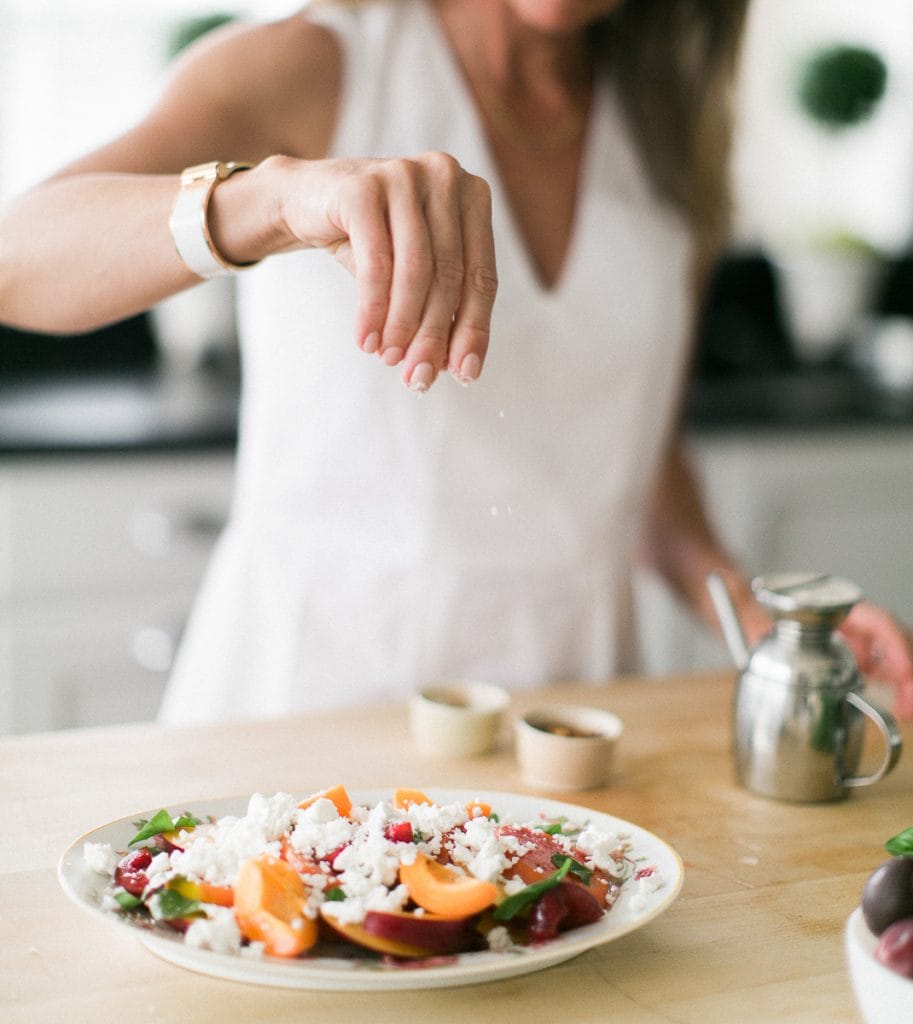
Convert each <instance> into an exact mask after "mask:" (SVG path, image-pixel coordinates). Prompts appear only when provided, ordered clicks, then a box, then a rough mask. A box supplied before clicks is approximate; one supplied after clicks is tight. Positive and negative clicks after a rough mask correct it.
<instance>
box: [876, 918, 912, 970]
mask: <svg viewBox="0 0 913 1024" xmlns="http://www.w3.org/2000/svg"><path fill="white" fill-rule="evenodd" d="M875 959H876V960H878V961H879V962H880V963H883V964H884V965H885V967H889V968H890V969H891V970H892V971H895V972H896V973H897V974H902V975H903V976H904V977H905V978H913V917H905V918H903V920H901V921H895V922H894V923H893V924H892V925H890V927H888V928H886V929H885V931H884V933H883V934H882V936H881V938H880V939H879V940H878V945H877V946H876V947H875Z"/></svg>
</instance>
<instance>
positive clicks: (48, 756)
mask: <svg viewBox="0 0 913 1024" xmlns="http://www.w3.org/2000/svg"><path fill="white" fill-rule="evenodd" d="M732 682H733V677H732V676H731V675H723V676H721V675H701V676H688V677H676V678H672V679H668V680H665V679H664V680H636V679H631V680H622V681H619V682H616V683H612V684H611V685H610V686H607V687H605V688H599V689H589V688H583V687H573V686H572V687H567V688H555V689H551V690H549V691H541V692H539V693H531V694H525V695H518V696H516V698H515V702H514V710H515V711H519V710H522V709H524V708H526V707H529V706H531V705H533V704H542V703H548V702H553V701H564V700H569V699H570V700H585V701H587V702H588V703H591V704H598V705H600V706H603V707H607V708H610V709H611V710H613V711H615V712H616V713H618V714H619V715H620V716H621V717H622V718H623V719H624V722H625V733H624V736H623V738H622V742H621V747H620V749H619V757H618V763H617V770H616V776H615V779H614V782H613V784H612V785H610V786H609V787H607V788H605V789H601V790H593V791H590V792H576V793H574V792H572V793H560V794H558V793H554V794H550V795H554V796H556V797H559V798H560V799H563V800H567V801H569V802H573V803H579V804H584V805H587V806H590V807H592V808H594V809H597V810H600V811H604V812H607V813H610V814H614V815H617V816H619V817H621V818H626V819H628V820H630V821H633V822H635V823H637V824H639V825H642V826H644V827H645V828H647V829H649V830H650V831H652V832H654V833H656V834H657V835H659V836H661V837H662V838H663V839H665V840H667V841H668V842H669V843H671V844H672V845H673V846H674V847H675V848H676V849H677V850H678V852H679V853H680V855H681V857H682V859H683V861H684V864H685V883H684V887H683V890H682V893H681V895H680V896H679V898H678V900H677V901H676V902H675V903H674V904H673V905H672V907H671V908H670V909H669V910H668V911H667V912H666V913H664V914H662V915H661V916H660V917H659V918H657V919H655V920H654V921H652V922H650V923H649V924H648V925H646V926H645V927H643V928H641V929H640V930H639V931H637V932H634V933H633V934H631V935H628V936H626V937H624V938H623V939H620V940H618V941H616V942H613V943H609V944H608V945H605V946H602V947H600V948H597V949H595V950H592V951H590V952H587V953H585V954H583V955H582V956H580V957H578V958H576V959H574V960H571V961H568V962H567V963H564V964H561V965H558V966H556V967H552V968H549V969H548V970H545V971H542V972H539V973H536V974H529V975H525V976H522V977H518V978H514V979H509V980H506V981H500V982H495V983H490V984H486V985H481V986H469V987H465V988H451V989H436V990H434V991H432V992H422V991H414V992H390V993H384V992H381V993H352V994H348V993H333V992H296V991H289V990H284V989H270V988H265V987H260V986H247V985H244V984H239V983H234V982H227V981H218V980H214V979H210V978H207V977H204V976H201V975H197V974H194V973H191V972H189V971H185V970H183V969H181V968H179V967H175V966H172V965H170V964H167V963H164V962H162V961H160V960H159V959H157V958H156V957H155V956H153V955H152V954H151V953H149V952H148V951H147V950H146V949H145V948H144V947H143V946H142V945H141V944H140V943H139V942H138V941H133V940H132V939H131V938H130V937H129V936H128V935H126V934H125V933H123V932H122V930H121V929H118V928H116V927H113V926H111V925H109V924H106V923H105V922H104V921H101V920H97V919H95V918H93V917H92V916H90V915H88V914H86V913H85V912H83V911H81V910H80V909H79V908H78V907H76V906H75V905H73V904H72V903H70V901H69V900H68V899H67V898H66V896H65V895H64V894H63V892H62V891H61V889H60V888H59V886H58V883H57V879H56V874H55V867H56V863H57V860H58V858H59V857H60V855H61V854H62V853H63V851H64V850H65V849H66V848H67V847H68V846H69V844H70V843H71V842H72V841H73V840H74V839H75V838H76V837H78V836H79V835H81V834H82V833H84V832H86V831H88V830H90V829H92V828H94V827H95V826H97V825H99V824H103V823H105V822H107V821H110V820H112V819H114V818H118V817H121V816H124V815H129V814H131V813H134V812H136V811H138V810H140V809H143V808H148V807H152V806H165V805H168V806H173V805H180V804H181V803H182V802H184V801H188V802H189V801H190V800H197V799H205V798H213V797H217V796H227V795H236V794H246V793H250V792H255V791H261V792H267V793H270V792H274V791H279V790H287V791H290V792H295V793H298V792H301V793H306V792H311V791H313V790H316V789H319V788H323V787H325V786H327V785H330V784H332V783H334V782H338V781H341V782H344V783H345V784H346V785H347V786H348V787H350V788H351V789H353V790H357V789H358V788H359V787H361V788H376V787H384V786H390V787H391V788H392V787H393V786H395V785H412V786H416V787H419V788H428V789H433V788H434V787H458V788H468V789H478V790H479V791H484V790H507V791H515V792H521V793H526V792H531V791H530V790H529V789H528V787H525V786H524V785H523V783H522V782H521V780H520V777H519V774H518V772H517V769H516V767H515V764H514V761H513V756H512V752H511V749H510V745H509V735H508V733H507V732H505V741H504V743H503V744H502V747H501V748H500V749H499V750H498V751H497V752H495V753H493V754H491V755H487V756H485V757H481V758H475V759H466V760H463V761H447V762H441V761H435V760H432V759H430V758H427V757H422V756H420V755H419V754H417V753H415V752H414V751H413V749H412V747H411V745H410V743H409V741H408V728H407V717H406V712H405V708H404V707H401V706H394V707H390V708H380V709H379V708H373V707H372V708H364V709H360V710H358V711H355V712H347V713H338V714H329V715H322V716H319V717H313V718H296V719H289V720H285V721H281V722H268V723H257V724H249V723H248V724H243V725H241V724H238V725H225V726H216V727H208V728H194V729H186V730H177V729H172V730H166V729H163V728H160V727H158V726H154V725H137V726H128V727H115V728H104V729H92V730H81V731H76V732H70V733H48V734H43V735H36V736H27V737H15V738H8V739H4V740H0V792H2V812H3V813H2V818H3V827H2V829H0V1019H2V1020H3V1021H4V1022H6V1024H14V1022H15V1024H19V1022H21V1024H26V1022H27V1024H43V1022H47V1024H60V1022H62V1021H66V1022H67V1024H76V1022H82V1021H85V1022H89V1021H91V1022H92V1024H98V1022H100V1021H111V1020H126V1019H130V1020H131V1021H139V1022H146V1021H155V1022H168V1024H170V1022H178V1021H180V1022H204V1021H205V1022H210V1021H243V1022H248V1021H251V1022H254V1021H257V1022H259V1021H269V1022H271V1024H281V1022H285V1021H288V1022H291V1021H295V1022H311V1021H313V1022H321V1024H323V1022H329V1021H333V1022H349V1021H352V1022H360V1021H366V1020H369V1019H370V1020H371V1021H372V1022H377V1024H385V1022H390V1024H403V1022H404V1021H415V1020H424V1019H429V1018H431V1019H434V1020H435V1021H437V1022H449V1021H464V1020H472V1019H475V1018H476V1015H477V1014H478V1012H479V1010H480V1009H481V1008H482V1007H485V1019H488V1020H496V1019H501V1018H504V1017H507V1018H509V1019H513V1020H517V1021H523V1022H524V1024H527V1022H530V1024H534V1022H538V1021H541V1022H548V1024H552V1022H554V1021H555V1020H558V1019H566V1020H570V1021H574V1022H575V1024H576V1022H579V1021H607V1020H614V1021H620V1022H624V1024H659V1022H675V1024H715V1022H720V1024H733V1022H739V1024H771V1022H779V1021H802V1022H803V1024H816V1022H822V1024H859V1021H860V1019H861V1018H860V1016H859V1014H858V1011H857V1009H856V1007H855V1004H854V1001H853V996H852V992H851V990H850V984H849V978H848V975H847V972H846V969H845V965H844V958H843V946H842V941H843V939H842V929H843V924H844V921H845V919H846V917H847V916H848V915H849V913H850V912H851V911H852V910H853V908H854V906H856V904H857V903H858V901H859V896H860V892H861V889H862V885H863V883H864V881H865V879H866V877H867V876H868V874H869V873H870V872H871V871H872V870H873V869H874V868H875V867H876V866H877V865H878V864H879V863H881V861H882V860H884V859H885V858H886V854H885V853H884V851H883V846H882V844H883V842H884V840H885V839H887V838H888V837H889V836H890V835H893V834H894V833H895V832H897V831H899V830H900V829H901V828H904V827H906V826H908V825H911V824H913V820H911V819H913V811H911V810H910V800H909V795H910V792H911V790H913V756H911V755H910V753H909V752H907V753H906V755H905V756H904V757H902V758H901V761H900V764H899V766H898V768H897V769H896V770H895V772H894V773H893V774H892V775H891V776H890V777H889V778H888V779H886V780H884V781H883V782H881V783H879V784H878V785H876V786H874V787H871V788H868V789H863V790H857V791H855V792H854V793H852V794H851V795H850V796H849V797H848V799H846V800H845V801H843V802H839V803H835V804H820V805H803V806H794V805H788V804H781V803H776V802H771V801H768V800H765V799H763V798H760V797H755V796H752V795H751V794H749V793H747V792H746V791H744V790H742V789H740V788H739V787H738V786H737V785H736V784H735V783H734V781H733V777H732V766H731V761H730V756H729V702H730V697H731V687H732ZM904 733H905V740H906V741H907V743H911V742H913V731H911V729H910V727H908V726H905V727H904Z"/></svg>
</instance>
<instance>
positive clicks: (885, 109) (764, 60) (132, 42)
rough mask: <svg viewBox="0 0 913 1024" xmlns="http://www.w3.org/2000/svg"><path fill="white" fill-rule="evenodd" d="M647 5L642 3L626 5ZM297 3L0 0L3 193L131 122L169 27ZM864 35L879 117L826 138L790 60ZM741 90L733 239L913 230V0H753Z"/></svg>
mask: <svg viewBox="0 0 913 1024" xmlns="http://www.w3.org/2000/svg"><path fill="white" fill-rule="evenodd" d="M631 2H635V3H645V2H649V0H631ZM299 6H301V3H299V2H298V0H154V2H153V3H149V4H144V3H136V2H129V0H126V2H125V0H0V200H2V199H4V198H6V197H8V196H9V195H11V194H13V193H16V192H19V191H20V190H22V189H24V188H25V187H27V185H29V184H30V183H31V182H33V181H35V180H36V179H37V178H38V177H40V176H42V175H44V174H47V173H49V172H51V171H52V170H54V169H56V168H57V167H58V166H60V165H61V164H63V163H65V162H66V161H67V160H69V159H71V158H73V157H75V156H76V155H78V154H79V153H81V152H83V151H84V150H85V149H87V148H89V147H91V146H93V145H96V144H99V143H101V142H104V141H105V140H106V139H108V138H109V137H110V136H112V135H113V134H115V133H116V132H119V131H121V130H122V129H123V128H124V127H126V126H127V125H129V124H130V123H131V122H132V121H133V120H134V119H136V118H137V117H139V116H140V115H141V114H142V113H143V111H144V110H145V109H146V108H147V107H148V106H149V104H150V103H151V102H152V100H153V98H154V97H155V95H156V92H157V90H158V88H159V87H160V84H161V80H162V75H163V73H164V67H165V46H166V40H167V36H168V32H169V29H170V27H171V26H172V25H173V24H174V22H175V21H177V20H180V19H182V18H184V17H188V16H194V15H199V14H204V13H210V12H212V11H233V12H238V13H244V14H251V15H253V16H256V17H258V18H266V17H273V16H279V15H281V14H285V13H289V12H291V11H293V10H295V9H296V8H297V7H299ZM831 41H850V42H860V43H863V44H867V45H871V46H873V47H875V48H876V49H878V50H879V51H880V52H882V53H883V55H884V57H885V58H886V60H887V61H888V64H889V89H888V94H887V96H886V98H885V100H884V102H883V104H882V107H881V108H880V109H879V111H878V113H877V116H876V118H875V119H874V120H873V121H872V122H871V123H870V124H866V125H864V126H861V127H859V128H856V129H853V130H851V131H850V132H849V133H847V134H846V135H845V136H842V137H839V138H827V137H826V136H825V135H823V134H822V133H821V132H820V131H818V130H817V129H815V128H814V126H812V125H811V124H810V123H809V122H808V121H807V120H805V119H804V118H803V117H802V116H801V114H800V113H798V111H797V110H796V108H795V105H794V103H793V100H792V97H791V93H790V89H791V85H792V81H793V72H794V68H795V63H796V60H797V59H798V58H799V56H800V55H802V54H803V53H804V52H806V51H807V49H808V48H809V47H810V46H812V45H813V44H816V43H819V42H831ZM744 69H745V73H744V81H743V86H742V89H741V91H740V95H741V103H742V107H743V111H744V118H743V130H742V132H741V133H740V139H739V146H738V150H737V155H736V162H735V171H736V181H737V195H738V203H739V209H740V217H739V234H740V236H741V237H743V238H746V239H750V240H761V241H769V240H771V239H774V240H780V239H782V238H783V237H784V236H788V235H791V234H795V233H797V232H798V233H808V232H809V231H815V230H817V229H818V228H819V227H824V228H825V229H830V228H834V227H836V228H841V229H843V230H848V231H851V232H854V233H857V234H861V235H862V236H863V237H865V238H867V239H869V240H870V241H871V242H873V243H874V244H876V245H878V246H881V247H883V248H886V249H889V250H893V249H897V248H898V247H900V246H903V245H904V244H905V243H907V242H909V241H910V239H911V237H913V116H911V113H910V111H913V0H754V7H753V14H752V17H751V19H750V27H749V34H748V39H747V46H746V52H745V64H744Z"/></svg>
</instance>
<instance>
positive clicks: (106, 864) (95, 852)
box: [82, 843, 120, 875]
mask: <svg viewBox="0 0 913 1024" xmlns="http://www.w3.org/2000/svg"><path fill="white" fill-rule="evenodd" d="M82 856H83V860H85V862H86V864H87V865H88V867H89V868H90V869H91V870H92V871H95V872H97V873H98V874H99V875H113V874H114V869H115V868H116V867H117V865H118V862H119V861H120V857H119V855H118V853H117V851H116V850H115V849H114V847H113V846H112V845H111V844H110V843H83V847H82Z"/></svg>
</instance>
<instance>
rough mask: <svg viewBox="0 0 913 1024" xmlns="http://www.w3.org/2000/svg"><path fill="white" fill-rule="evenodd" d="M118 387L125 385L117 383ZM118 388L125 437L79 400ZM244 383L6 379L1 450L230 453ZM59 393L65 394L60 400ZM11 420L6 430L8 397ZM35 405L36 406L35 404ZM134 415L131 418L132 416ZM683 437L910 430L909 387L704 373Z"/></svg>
mask: <svg viewBox="0 0 913 1024" xmlns="http://www.w3.org/2000/svg"><path fill="white" fill-rule="evenodd" d="M118 389H120V391H118ZM111 391H113V392H114V393H115V394H117V395H119V396H120V400H121V401H122V403H123V405H124V406H126V407H128V408H130V407H132V403H134V402H135V404H136V406H137V408H138V409H141V410H142V412H143V414H144V415H143V416H142V417H140V418H139V421H138V422H130V423H126V424H125V426H124V430H123V433H122V435H120V436H118V435H117V427H116V425H112V424H111V423H110V422H108V423H102V424H101V425H100V426H99V425H97V424H96V425H95V426H93V425H92V424H90V425H89V426H88V428H87V427H86V424H85V422H83V421H82V420H81V418H80V415H79V411H80V410H79V408H78V406H79V403H80V402H83V403H85V402H89V403H90V402H91V398H92V396H98V395H100V394H108V393H109V392H111ZM239 393H240V383H239V380H238V377H237V375H236V374H235V373H225V374H218V373H215V374H214V373H200V374H199V375H197V377H195V378H187V379H184V380H180V381H178V382H177V383H176V382H175V381H174V380H173V379H169V378H167V377H166V376H163V375H162V374H161V373H154V372H153V373H140V374H136V373H130V374H123V373H105V374H86V375H82V376H78V375H71V376H64V377H56V378H55V377H42V376H36V377H34V378H19V379H15V380H9V379H7V380H3V379H0V457H3V458H6V459H22V458H32V457H38V456H48V457H52V456H60V457H76V456H80V455H86V456H90V455H92V456H112V457H117V456H120V457H124V456H130V455H158V454H167V453H170V452H171V453H186V454H190V453H215V452H232V451H234V449H235V447H236V444H237V412H238V399H239ZM58 394H59V396H60V397H59V399H58V397H57V396H58ZM74 398H75V399H76V401H77V411H76V412H75V413H71V415H73V431H72V434H68V433H67V429H68V421H67V419H66V416H64V417H63V419H62V420H58V421H57V422H55V423H53V425H52V426H50V427H48V426H47V423H46V422H44V423H43V421H42V409H44V410H45V411H47V410H49V409H52V408H55V407H56V406H55V403H59V402H62V403H63V404H64V406H65V405H66V402H67V401H72V400H73V399H74ZM4 402H9V403H10V404H11V405H14V406H16V410H14V411H13V413H10V410H9V408H7V410H5V411H6V412H7V414H8V416H7V418H8V420H9V418H10V416H12V424H13V427H12V428H11V429H8V430H7V433H6V434H4V431H3V429H2V427H3V415H2V414H3V412H4V408H3V403H4ZM32 403H34V407H33V404H32ZM128 420H129V417H128ZM683 422H684V429H685V433H686V435H687V436H691V437H695V438H701V437H707V438H711V437H713V438H720V437H733V438H737V437H741V436H746V435H749V434H750V435H752V436H755V437H758V436H766V437H770V438H773V437H777V438H781V437H784V436H796V435H799V434H803V435H809V434H813V435H814V434H817V435H821V434H824V433H828V432H830V433H834V432H859V431H865V432H866V433H868V434H874V433H878V434H884V435H890V434H902V433H904V432H907V431H910V430H913V393H904V394H903V395H898V396H896V397H893V398H892V397H891V396H890V395H889V394H887V393H886V392H885V391H884V390H879V389H877V388H875V387H874V386H873V385H872V384H871V383H870V382H867V381H865V380H864V379H863V378H862V377H861V376H860V375H859V374H858V373H855V372H852V371H849V370H847V369H846V368H845V367H818V368H804V369H802V370H799V371H792V372H788V373H778V374H771V373H768V374H758V375H748V374H742V375H739V376H734V377H716V378H708V377H704V378H699V379H698V380H696V381H695V382H694V384H693V386H692V388H691V390H690V392H689V394H688V396H687V400H686V403H685V405H684V410H683Z"/></svg>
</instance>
